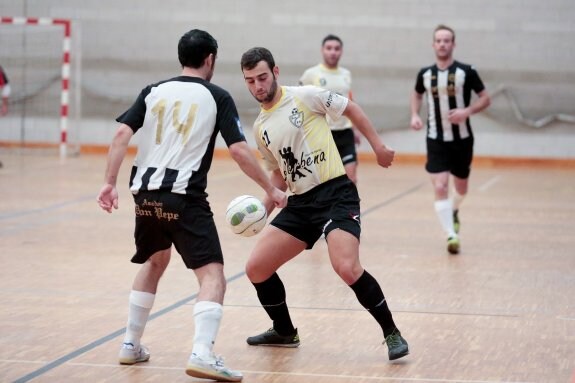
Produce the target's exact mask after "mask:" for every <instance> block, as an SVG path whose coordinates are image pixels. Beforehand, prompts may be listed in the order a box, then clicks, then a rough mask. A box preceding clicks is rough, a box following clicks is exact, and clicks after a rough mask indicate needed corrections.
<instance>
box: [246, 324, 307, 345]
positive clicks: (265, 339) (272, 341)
mask: <svg viewBox="0 0 575 383" xmlns="http://www.w3.org/2000/svg"><path fill="white" fill-rule="evenodd" d="M246 341H247V342H248V344H249V345H251V346H275V347H297V346H299V335H298V334H297V328H296V329H295V332H294V333H293V334H291V335H280V334H278V333H277V331H276V330H274V329H273V328H270V329H269V330H267V331H265V332H263V333H261V334H259V335H256V336H250V337H249V338H248V339H247V340H246Z"/></svg>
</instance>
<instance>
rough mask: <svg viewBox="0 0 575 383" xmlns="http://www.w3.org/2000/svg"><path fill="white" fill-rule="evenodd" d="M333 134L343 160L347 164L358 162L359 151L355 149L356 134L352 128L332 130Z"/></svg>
mask: <svg viewBox="0 0 575 383" xmlns="http://www.w3.org/2000/svg"><path fill="white" fill-rule="evenodd" d="M331 135H332V136H333V140H334V141H335V145H336V146H337V150H338V151H339V156H340V157H341V162H343V164H344V165H347V164H349V163H352V162H357V152H356V150H355V136H354V134H353V129H352V128H347V129H344V130H332V131H331Z"/></svg>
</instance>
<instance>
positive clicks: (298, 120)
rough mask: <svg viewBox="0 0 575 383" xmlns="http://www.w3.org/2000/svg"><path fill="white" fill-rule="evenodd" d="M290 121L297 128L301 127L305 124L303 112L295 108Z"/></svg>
mask: <svg viewBox="0 0 575 383" xmlns="http://www.w3.org/2000/svg"><path fill="white" fill-rule="evenodd" d="M289 122H291V123H292V125H293V126H295V127H296V128H301V127H302V125H303V112H300V111H299V110H298V109H297V108H293V109H292V110H291V115H290V116H289Z"/></svg>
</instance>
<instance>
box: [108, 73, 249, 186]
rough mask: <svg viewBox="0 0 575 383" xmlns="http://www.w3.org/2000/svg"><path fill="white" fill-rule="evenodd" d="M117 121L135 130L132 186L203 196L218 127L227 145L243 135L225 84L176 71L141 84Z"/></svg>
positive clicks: (243, 138)
mask: <svg viewBox="0 0 575 383" xmlns="http://www.w3.org/2000/svg"><path fill="white" fill-rule="evenodd" d="M116 121H118V122H120V123H124V124H126V125H128V126H130V127H131V128H132V130H133V131H134V132H138V134H139V141H138V153H137V155H136V158H135V161H134V165H133V167H132V173H131V175H130V190H131V191H132V193H134V194H137V193H138V191H143V190H165V191H169V192H172V193H177V194H187V195H192V196H198V197H206V196H207V194H206V192H205V189H206V186H207V174H208V170H209V169H210V166H211V163H212V157H213V153H214V146H215V142H216V136H217V134H218V132H221V135H222V137H223V139H224V141H225V142H226V145H228V146H230V145H232V144H234V143H236V142H239V141H245V136H244V133H243V130H242V126H241V123H240V119H239V117H238V112H237V109H236V105H235V103H234V101H233V99H232V97H231V96H230V94H229V93H228V92H227V91H225V90H224V89H222V88H220V87H218V86H216V85H214V84H211V83H209V82H207V81H205V80H203V79H201V78H198V77H189V76H179V77H175V78H172V79H169V80H166V81H162V82H159V83H156V84H153V85H149V86H147V87H145V88H144V89H142V91H141V93H140V95H139V96H138V98H137V99H136V101H135V103H134V105H132V107H131V108H130V109H128V110H127V111H126V112H124V113H123V114H122V115H121V116H119V117H118V118H117V119H116Z"/></svg>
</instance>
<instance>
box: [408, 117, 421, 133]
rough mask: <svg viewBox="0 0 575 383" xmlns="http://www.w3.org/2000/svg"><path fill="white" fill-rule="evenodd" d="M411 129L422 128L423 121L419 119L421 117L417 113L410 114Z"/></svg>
mask: <svg viewBox="0 0 575 383" xmlns="http://www.w3.org/2000/svg"><path fill="white" fill-rule="evenodd" d="M410 125H411V129H413V130H420V129H421V128H423V121H421V117H419V116H418V115H415V116H411V124H410Z"/></svg>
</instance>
